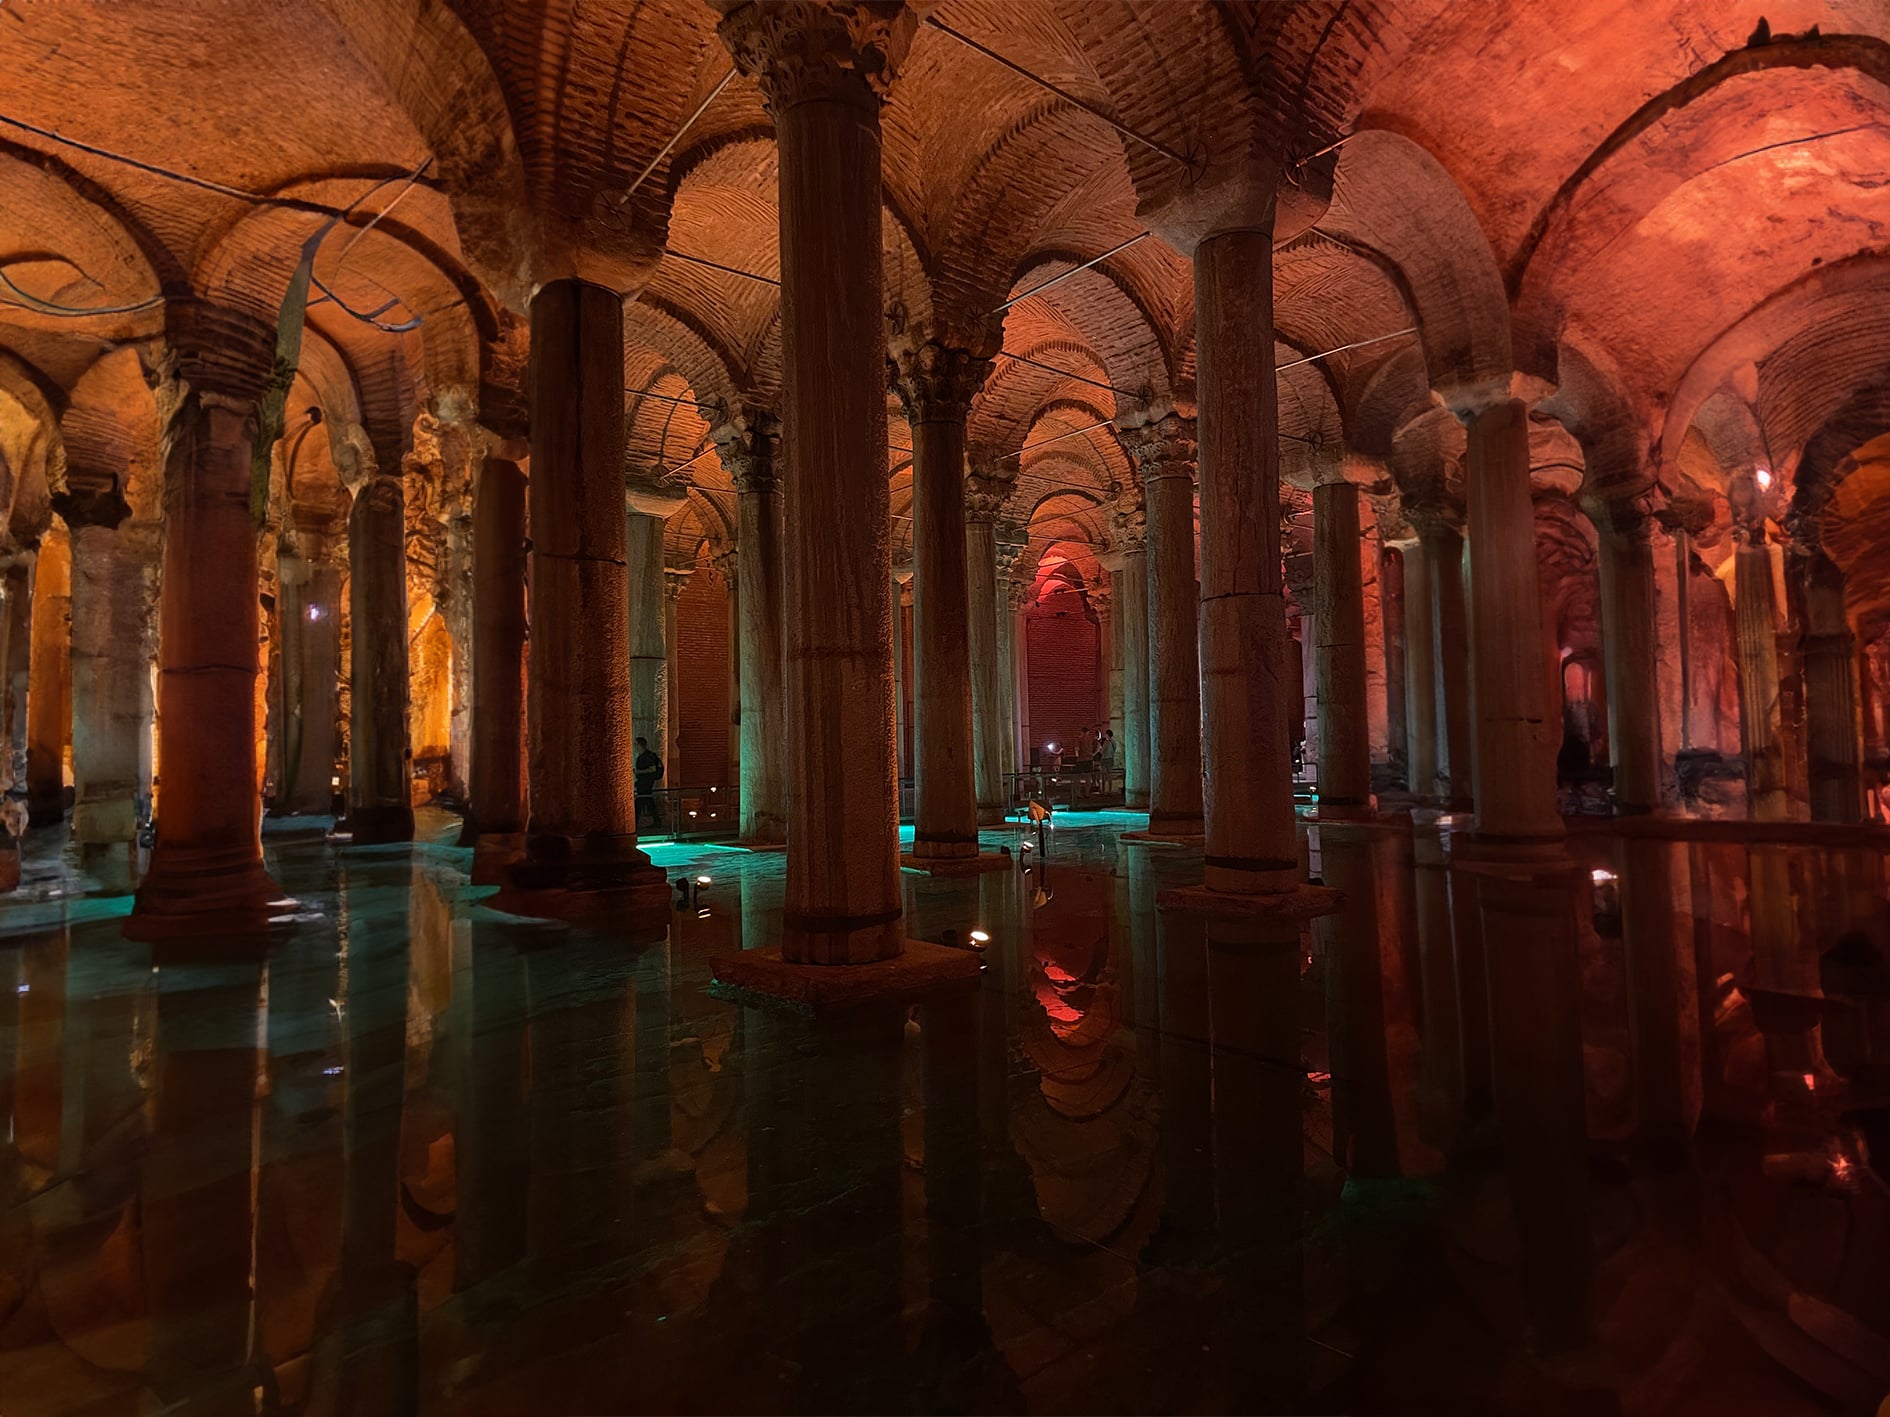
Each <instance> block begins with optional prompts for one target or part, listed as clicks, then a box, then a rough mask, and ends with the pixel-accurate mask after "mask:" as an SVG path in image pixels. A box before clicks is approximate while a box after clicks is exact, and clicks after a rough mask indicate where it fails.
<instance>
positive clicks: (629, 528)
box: [624, 479, 688, 787]
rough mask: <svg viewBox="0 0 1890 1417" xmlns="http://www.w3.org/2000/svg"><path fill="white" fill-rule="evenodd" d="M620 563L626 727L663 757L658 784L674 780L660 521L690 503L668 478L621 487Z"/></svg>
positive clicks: (672, 685)
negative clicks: (626, 607)
mask: <svg viewBox="0 0 1890 1417" xmlns="http://www.w3.org/2000/svg"><path fill="white" fill-rule="evenodd" d="M624 498H625V503H626V507H627V510H626V511H625V513H624V516H625V524H624V568H625V574H626V576H627V578H628V581H629V587H630V589H629V596H630V619H629V637H630V728H631V732H632V733H633V734H634V735H635V736H636V737H639V738H647V739H649V740H650V749H651V751H653V752H654V753H656V754H657V756H659V757H660V758H662V759H663V773H664V776H663V780H662V782H661V783H660V784H658V785H659V786H661V787H675V786H676V785H677V778H676V772H677V770H678V764H676V763H673V762H671V761H670V759H671V757H672V756H674V755H673V754H672V753H671V751H670V743H671V740H672V739H673V738H674V737H675V732H674V729H673V727H672V723H671V720H672V719H673V718H674V717H675V714H674V710H673V700H674V698H675V688H676V685H675V681H674V679H673V678H672V676H671V674H670V653H669V642H670V634H669V619H670V615H669V600H668V594H669V592H668V589H667V586H666V578H665V568H664V564H663V527H664V524H665V523H666V522H668V520H669V519H670V518H671V517H673V516H675V515H676V513H678V512H680V511H681V510H682V509H683V508H684V507H685V506H687V505H688V501H687V497H686V495H685V494H684V493H683V491H682V489H681V488H680V487H679V486H677V485H675V484H673V483H669V482H654V481H646V480H643V479H635V480H632V481H631V482H629V483H627V484H626V486H625V490H624Z"/></svg>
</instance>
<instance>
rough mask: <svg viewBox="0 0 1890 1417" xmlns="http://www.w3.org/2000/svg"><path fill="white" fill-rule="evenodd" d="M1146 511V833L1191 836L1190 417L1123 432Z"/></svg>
mask: <svg viewBox="0 0 1890 1417" xmlns="http://www.w3.org/2000/svg"><path fill="white" fill-rule="evenodd" d="M1121 436H1122V443H1123V447H1124V448H1125V449H1126V450H1127V451H1128V453H1129V456H1130V457H1131V458H1133V459H1134V461H1135V465H1136V470H1137V471H1138V472H1139V473H1140V474H1141V477H1142V494H1143V503H1144V506H1145V508H1146V510H1147V514H1148V556H1147V565H1148V722H1149V734H1148V736H1149V803H1148V834H1149V835H1150V836H1154V837H1194V836H1199V835H1201V833H1202V829H1203V828H1202V815H1201V663H1200V655H1199V636H1198V631H1197V628H1196V608H1197V606H1198V605H1199V594H1198V588H1197V586H1196V583H1195V578H1194V448H1195V443H1194V420H1193V419H1191V418H1182V417H1180V416H1179V415H1177V414H1173V413H1170V414H1166V415H1164V416H1162V417H1160V418H1156V419H1154V420H1152V421H1150V422H1147V423H1143V424H1141V425H1139V426H1137V427H1134V428H1130V429H1125V430H1124V431H1123V433H1122V435H1121Z"/></svg>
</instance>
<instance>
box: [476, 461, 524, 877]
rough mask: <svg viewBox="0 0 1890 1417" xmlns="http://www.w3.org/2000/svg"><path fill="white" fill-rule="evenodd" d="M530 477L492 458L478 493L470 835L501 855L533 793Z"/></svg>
mask: <svg viewBox="0 0 1890 1417" xmlns="http://www.w3.org/2000/svg"><path fill="white" fill-rule="evenodd" d="M525 503H526V489H525V474H524V473H523V472H522V471H520V470H519V465H518V463H517V462H516V461H514V460H513V459H511V458H504V457H497V456H488V457H487V458H486V459H485V460H484V462H483V463H482V464H481V465H480V468H479V481H478V484H477V486H476V487H475V488H474V489H473V637H474V649H473V723H472V782H471V783H470V785H469V796H468V802H467V814H466V828H467V832H466V834H467V835H468V836H471V837H473V838H474V839H475V841H477V840H481V839H484V838H488V837H489V838H493V839H494V845H495V846H496V847H497V848H498V849H499V850H500V851H506V850H508V849H516V846H517V844H518V843H519V842H521V841H522V839H523V833H524V831H525V817H526V794H525V695H526V679H527V677H528V676H527V672H526V658H527V649H526V641H525V549H526V545H527V541H528V528H527V526H526V521H525V516H526V510H525Z"/></svg>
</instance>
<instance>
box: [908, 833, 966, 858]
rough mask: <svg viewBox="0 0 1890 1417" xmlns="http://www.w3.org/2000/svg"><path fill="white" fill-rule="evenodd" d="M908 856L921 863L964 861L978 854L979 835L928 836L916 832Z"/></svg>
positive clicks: (913, 834)
mask: <svg viewBox="0 0 1890 1417" xmlns="http://www.w3.org/2000/svg"><path fill="white" fill-rule="evenodd" d="M906 854H907V855H909V856H911V857H913V858H915V859H917V860H920V861H962V860H965V859H967V858H969V857H973V856H976V855H977V854H978V834H977V833H976V832H973V833H972V834H971V835H970V836H945V835H939V834H932V835H927V834H926V833H925V832H922V831H918V830H914V832H913V833H912V850H911V851H910V852H908V853H906ZM901 859H904V858H903V857H902V858H901Z"/></svg>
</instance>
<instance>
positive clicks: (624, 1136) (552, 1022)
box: [525, 933, 636, 1284]
mask: <svg viewBox="0 0 1890 1417" xmlns="http://www.w3.org/2000/svg"><path fill="white" fill-rule="evenodd" d="M635 967H636V966H635V958H634V957H633V956H632V955H631V954H630V953H629V951H628V950H626V949H625V947H624V944H623V942H622V941H621V940H613V939H598V938H595V937H590V936H587V935H580V934H575V933H574V934H573V935H572V936H569V937H561V938H557V939H555V940H554V939H547V940H546V941H544V942H543V943H542V944H537V945H535V946H533V947H529V948H528V949H527V951H526V953H525V980H526V992H527V995H528V997H529V998H530V1001H531V1003H530V1014H531V1026H530V1028H529V1030H528V1035H529V1044H528V1046H529V1049H530V1068H531V1142H530V1151H531V1191H530V1201H529V1204H528V1214H529V1220H528V1222H527V1224H528V1232H527V1233H528V1237H529V1245H530V1259H531V1263H532V1264H533V1265H534V1266H535V1267H536V1268H537V1271H538V1274H539V1277H540V1279H541V1280H542V1281H544V1282H546V1283H552V1284H559V1283H567V1282H569V1281H570V1279H571V1278H573V1277H574V1276H575V1275H576V1274H577V1273H579V1272H582V1271H584V1270H587V1269H596V1268H601V1267H603V1266H605V1265H608V1264H610V1263H611V1262H612V1261H613V1260H615V1259H617V1258H618V1257H619V1256H620V1255H621V1254H622V1253H623V1251H624V1249H625V1247H626V1246H627V1243H628V1239H629V1237H628V1234H627V1231H626V1221H627V1219H628V1217H627V1215H626V1214H625V1210H626V1207H627V1206H628V1204H629V1196H630V1165H629V1151H630V1145H631V1139H632V1134H633V1128H634V1122H633V1117H632V1113H633V1108H634V1105H635V1096H634V1086H635V1081H634V1077H633V1074H632V1070H631V1066H630V1059H629V1058H627V1057H626V1056H625V1055H626V1048H625V1042H626V1039H627V1038H628V1037H629V1036H630V1034H631V1029H632V1024H631V1018H630V1013H631V1003H632V1000H631V997H630V993H631V973H632V971H633V969H634V968H635Z"/></svg>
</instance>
